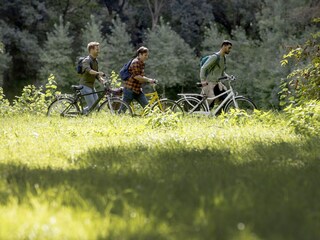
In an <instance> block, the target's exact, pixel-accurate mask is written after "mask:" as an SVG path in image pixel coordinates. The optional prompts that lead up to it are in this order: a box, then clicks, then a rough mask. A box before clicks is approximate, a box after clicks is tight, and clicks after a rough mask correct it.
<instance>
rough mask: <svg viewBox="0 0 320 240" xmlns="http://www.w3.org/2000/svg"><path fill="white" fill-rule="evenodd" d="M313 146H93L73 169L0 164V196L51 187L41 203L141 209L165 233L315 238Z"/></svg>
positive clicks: (313, 142) (23, 196) (319, 216)
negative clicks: (1, 187)
mask: <svg viewBox="0 0 320 240" xmlns="http://www.w3.org/2000/svg"><path fill="white" fill-rule="evenodd" d="M317 145H319V139H310V140H309V141H306V142H304V143H301V144H300V146H299V147H297V146H296V145H293V144H288V143H277V144H276V143H275V144H273V145H264V144H262V143H256V144H253V145H252V146H251V147H250V149H249V150H248V151H247V152H245V153H237V155H236V156H235V155H234V153H232V152H231V151H229V150H228V149H223V148H221V149H212V150H208V149H202V150H200V149H199V150H197V149H187V147H186V146H181V145H177V146H175V147H174V146H173V147H171V148H170V147H169V148H166V150H162V149H161V148H160V147H154V149H147V148H145V147H143V146H140V147H137V148H135V149H129V148H126V147H123V148H105V149H95V150H91V151H89V152H87V154H85V155H83V156H82V157H81V158H79V159H77V161H76V162H74V163H73V164H74V166H75V167H77V168H78V169H74V170H62V169H61V170H57V169H51V168H48V169H30V168H28V167H27V166H13V165H6V164H0V169H1V170H0V173H1V175H0V181H6V184H7V187H8V188H7V191H2V192H1V193H0V194H1V195H0V201H1V204H3V205H5V204H6V203H7V201H8V199H9V197H14V198H16V199H18V201H19V202H24V201H28V196H30V192H31V193H32V194H33V195H35V196H39V197H40V196H41V195H42V194H43V193H44V194H45V192H46V190H49V189H54V191H56V196H46V195H45V196H44V197H45V198H46V200H47V201H49V202H50V201H54V199H55V198H56V197H57V196H62V198H61V199H63V201H62V204H64V205H67V206H72V207H79V208H88V207H92V208H95V209H96V210H97V211H98V212H100V214H101V215H103V214H106V208H107V206H110V205H108V204H110V203H112V207H111V210H110V213H111V214H114V215H117V216H119V217H122V216H124V215H128V213H126V208H125V205H130V206H131V207H132V208H138V209H143V211H144V213H145V215H146V216H150V217H153V218H154V219H156V221H158V222H165V223H167V224H168V225H169V226H170V227H171V228H172V233H171V236H172V239H219V240H221V239H222V240H223V239H230V238H231V237H232V236H237V232H240V231H243V230H244V229H246V230H247V231H249V232H251V233H252V234H254V235H255V236H256V237H257V238H255V239H319V238H320V201H319V199H320V190H319V185H320V177H319V176H320V168H319V162H320V154H319V153H317V152H316V150H315V149H317V148H316V146H317ZM168 149H171V150H168ZM234 159H237V160H236V161H235V160H234ZM70 162H71V160H70ZM136 237H137V236H136ZM149 237H150V236H149ZM137 238H138V239H148V237H146V238H142V237H141V236H140V237H139V236H138V237H137ZM152 239H161V238H160V237H159V238H156V235H155V236H153V237H152Z"/></svg>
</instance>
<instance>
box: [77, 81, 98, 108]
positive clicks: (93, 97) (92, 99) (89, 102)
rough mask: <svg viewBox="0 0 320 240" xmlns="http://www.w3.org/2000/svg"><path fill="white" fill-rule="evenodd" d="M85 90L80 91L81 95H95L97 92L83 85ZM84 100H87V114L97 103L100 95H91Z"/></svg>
mask: <svg viewBox="0 0 320 240" xmlns="http://www.w3.org/2000/svg"><path fill="white" fill-rule="evenodd" d="M82 86H83V88H82V89H81V90H80V91H81V94H82V95H84V94H89V93H93V92H94V91H95V89H94V88H93V89H92V88H90V87H87V86H85V85H82ZM84 99H85V100H86V103H87V106H86V107H85V108H84V109H83V110H84V113H87V112H88V111H89V109H90V108H91V106H92V105H93V104H94V103H95V101H96V100H97V99H98V95H97V94H96V93H95V94H90V95H86V96H84Z"/></svg>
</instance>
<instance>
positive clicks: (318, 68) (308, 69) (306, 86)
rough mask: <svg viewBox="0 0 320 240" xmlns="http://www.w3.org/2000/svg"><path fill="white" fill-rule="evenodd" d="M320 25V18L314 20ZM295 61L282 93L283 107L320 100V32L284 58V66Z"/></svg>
mask: <svg viewBox="0 0 320 240" xmlns="http://www.w3.org/2000/svg"><path fill="white" fill-rule="evenodd" d="M314 22H315V23H318V24H319V23H320V18H316V19H314ZM289 60H293V61H294V69H293V70H292V72H291V73H290V74H289V75H288V77H287V79H286V81H285V84H283V88H282V92H281V105H282V106H283V105H285V104H287V103H303V102H304V101H309V100H319V99H320V91H319V86H320V31H317V32H315V33H313V34H311V36H310V37H309V39H308V40H307V41H306V42H305V43H304V44H303V45H301V46H297V47H296V48H294V49H292V50H290V51H289V52H288V54H285V55H284V56H283V60H282V61H281V63H282V65H283V66H285V65H288V63H289Z"/></svg>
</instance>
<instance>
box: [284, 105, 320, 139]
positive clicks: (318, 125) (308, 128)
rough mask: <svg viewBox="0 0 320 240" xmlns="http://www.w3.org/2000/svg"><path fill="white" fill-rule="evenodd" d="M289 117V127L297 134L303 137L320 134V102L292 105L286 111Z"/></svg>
mask: <svg viewBox="0 0 320 240" xmlns="http://www.w3.org/2000/svg"><path fill="white" fill-rule="evenodd" d="M284 111H285V113H286V114H287V117H288V124H289V126H291V127H293V130H294V131H295V132H296V133H299V134H303V135H307V136H310V135H314V136H317V135H319V134H320V102H319V101H316V100H311V101H306V102H304V103H301V104H300V105H299V106H293V105H290V106H288V107H286V108H285V109H284Z"/></svg>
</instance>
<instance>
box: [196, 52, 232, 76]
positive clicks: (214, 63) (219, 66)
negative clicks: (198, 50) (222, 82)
mask: <svg viewBox="0 0 320 240" xmlns="http://www.w3.org/2000/svg"><path fill="white" fill-rule="evenodd" d="M217 54H218V53H215V54H212V55H211V56H210V57H209V58H208V60H207V61H206V62H205V63H204V64H203V66H202V67H201V69H200V80H207V81H210V82H213V81H217V80H218V78H219V77H221V76H223V75H224V72H225V69H226V66H225V65H226V64H225V57H222V56H219V57H218V56H217Z"/></svg>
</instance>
